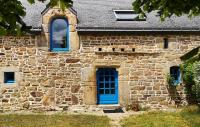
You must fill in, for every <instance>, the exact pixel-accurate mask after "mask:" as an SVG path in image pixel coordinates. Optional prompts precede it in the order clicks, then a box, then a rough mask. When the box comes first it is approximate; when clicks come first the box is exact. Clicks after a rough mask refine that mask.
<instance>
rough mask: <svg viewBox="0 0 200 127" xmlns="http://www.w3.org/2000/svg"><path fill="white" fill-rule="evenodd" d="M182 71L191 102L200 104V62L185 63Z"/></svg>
mask: <svg viewBox="0 0 200 127" xmlns="http://www.w3.org/2000/svg"><path fill="white" fill-rule="evenodd" d="M181 71H182V77H183V81H184V83H185V84H186V93H187V95H188V97H189V98H188V99H189V101H191V102H192V103H194V102H195V103H200V61H192V62H185V63H184V64H182V66H181Z"/></svg>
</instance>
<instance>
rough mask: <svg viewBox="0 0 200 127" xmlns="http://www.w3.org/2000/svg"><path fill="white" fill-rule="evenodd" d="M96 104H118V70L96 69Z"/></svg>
mask: <svg viewBox="0 0 200 127" xmlns="http://www.w3.org/2000/svg"><path fill="white" fill-rule="evenodd" d="M96 75H97V104H118V72H117V71H116V69H115V68H99V69H98V70H97V74H96Z"/></svg>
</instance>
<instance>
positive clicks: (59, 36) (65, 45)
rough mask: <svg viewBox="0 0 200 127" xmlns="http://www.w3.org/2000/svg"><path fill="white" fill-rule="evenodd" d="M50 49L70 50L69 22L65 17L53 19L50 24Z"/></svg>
mask: <svg viewBox="0 0 200 127" xmlns="http://www.w3.org/2000/svg"><path fill="white" fill-rule="evenodd" d="M50 27H51V28H50V50H51V51H68V50H69V24H68V21H67V20H66V19H64V18H56V19H53V20H52V22H51V26H50Z"/></svg>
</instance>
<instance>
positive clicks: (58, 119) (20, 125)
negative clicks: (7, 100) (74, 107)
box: [0, 115, 110, 127]
mask: <svg viewBox="0 0 200 127" xmlns="http://www.w3.org/2000/svg"><path fill="white" fill-rule="evenodd" d="M0 127H110V125H109V119H108V118H107V117H104V116H92V115H0Z"/></svg>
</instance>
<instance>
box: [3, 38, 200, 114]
mask: <svg viewBox="0 0 200 127" xmlns="http://www.w3.org/2000/svg"><path fill="white" fill-rule="evenodd" d="M79 37H80V48H79V49H77V50H72V51H69V52H50V51H49V50H48V46H47V45H46V46H41V43H44V42H45V40H43V39H41V38H40V37H39V36H36V37H31V36H25V37H1V38H0V71H1V72H0V73H2V72H3V71H5V68H6V70H10V71H14V72H15V73H16V74H17V82H16V84H15V85H14V86H12V85H11V86H6V84H4V83H3V81H2V80H0V109H1V110H3V111H15V110H67V108H68V107H70V106H72V105H82V106H84V105H96V93H97V92H96V70H97V68H99V67H114V68H116V69H117V71H118V72H119V103H120V105H122V106H126V105H128V104H130V103H132V102H138V103H140V104H142V105H145V106H150V107H154V108H155V107H156V108H160V107H164V106H170V105H174V103H175V100H174V99H175V97H174V95H175V96H176V97H180V98H178V99H181V102H180V103H185V94H184V92H183V91H184V87H183V86H184V85H183V84H181V85H179V86H178V88H177V89H178V90H177V92H170V91H169V89H168V87H167V82H166V75H167V73H169V68H170V67H171V66H174V65H179V64H180V63H181V61H180V56H182V55H183V54H185V53H186V52H188V51H190V50H191V49H193V48H195V47H198V46H199V44H200V36H197V35H165V36H163V35H134V34H133V35H114V34H109V35H106V34H105V35H101V34H99V35H98V34H97V35H94V34H87V35H81V34H80V35H79ZM166 37H167V38H168V39H169V48H168V49H163V38H166ZM100 49H101V50H100ZM0 76H2V75H0Z"/></svg>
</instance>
